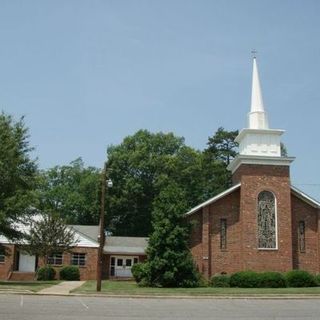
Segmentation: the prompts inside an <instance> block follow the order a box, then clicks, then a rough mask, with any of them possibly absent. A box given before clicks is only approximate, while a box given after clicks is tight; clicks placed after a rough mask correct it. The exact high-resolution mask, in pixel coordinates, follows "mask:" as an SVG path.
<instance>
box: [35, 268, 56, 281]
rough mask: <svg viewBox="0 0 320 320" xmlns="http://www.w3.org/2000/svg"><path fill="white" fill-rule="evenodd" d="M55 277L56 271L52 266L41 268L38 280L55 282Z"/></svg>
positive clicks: (38, 272)
mask: <svg viewBox="0 0 320 320" xmlns="http://www.w3.org/2000/svg"><path fill="white" fill-rule="evenodd" d="M55 276H56V270H54V269H53V268H52V267H51V266H46V267H41V268H39V269H38V271H37V280H39V281H48V280H54V278H55Z"/></svg>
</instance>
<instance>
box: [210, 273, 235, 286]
mask: <svg viewBox="0 0 320 320" xmlns="http://www.w3.org/2000/svg"><path fill="white" fill-rule="evenodd" d="M209 285H210V286H211V287H219V288H228V287H230V276H227V275H215V276H213V277H212V278H211V280H210V282H209Z"/></svg>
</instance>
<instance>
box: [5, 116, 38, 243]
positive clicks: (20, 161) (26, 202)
mask: <svg viewBox="0 0 320 320" xmlns="http://www.w3.org/2000/svg"><path fill="white" fill-rule="evenodd" d="M32 150H33V148H31V147H30V144H29V135H28V129H27V128H26V126H25V124H24V119H23V118H21V119H20V120H18V121H15V120H14V119H13V118H12V117H11V116H10V115H6V114H5V113H1V114H0V234H3V235H5V236H6V237H8V238H11V239H14V238H19V237H20V236H21V234H19V232H18V231H17V230H15V229H14V228H13V224H14V223H16V222H23V221H24V218H25V217H26V215H28V214H29V213H31V211H32V210H33V206H34V204H35V199H36V198H35V193H34V191H33V190H34V188H35V185H36V181H37V179H36V177H37V165H36V162H35V160H32V159H31V156H30V152H31V151H32Z"/></svg>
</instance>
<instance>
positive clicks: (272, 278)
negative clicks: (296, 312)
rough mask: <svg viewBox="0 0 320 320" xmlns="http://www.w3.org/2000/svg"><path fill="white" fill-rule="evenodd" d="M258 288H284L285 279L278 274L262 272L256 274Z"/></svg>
mask: <svg viewBox="0 0 320 320" xmlns="http://www.w3.org/2000/svg"><path fill="white" fill-rule="evenodd" d="M258 276H259V288H285V287H286V286H287V284H286V278H285V276H284V275H283V274H282V273H279V272H263V273H260V274H258Z"/></svg>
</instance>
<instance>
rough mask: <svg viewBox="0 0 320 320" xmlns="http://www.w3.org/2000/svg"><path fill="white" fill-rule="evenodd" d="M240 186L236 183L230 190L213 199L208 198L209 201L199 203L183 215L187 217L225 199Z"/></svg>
mask: <svg viewBox="0 0 320 320" xmlns="http://www.w3.org/2000/svg"><path fill="white" fill-rule="evenodd" d="M240 186H241V183H238V184H236V185H234V186H232V187H231V188H229V189H227V190H225V191H223V192H221V193H219V194H218V195H216V196H214V197H213V198H210V199H209V200H207V201H205V202H202V203H200V204H199V205H197V206H196V207H194V208H192V209H191V210H190V211H188V212H187V213H186V214H185V215H186V216H188V215H190V214H192V213H194V212H196V211H198V210H199V209H201V208H203V207H205V206H207V205H208V204H211V203H213V202H216V201H218V200H219V199H221V198H223V197H225V196H226V195H228V194H230V193H232V192H233V191H234V190H236V189H238V188H239V187H240Z"/></svg>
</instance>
